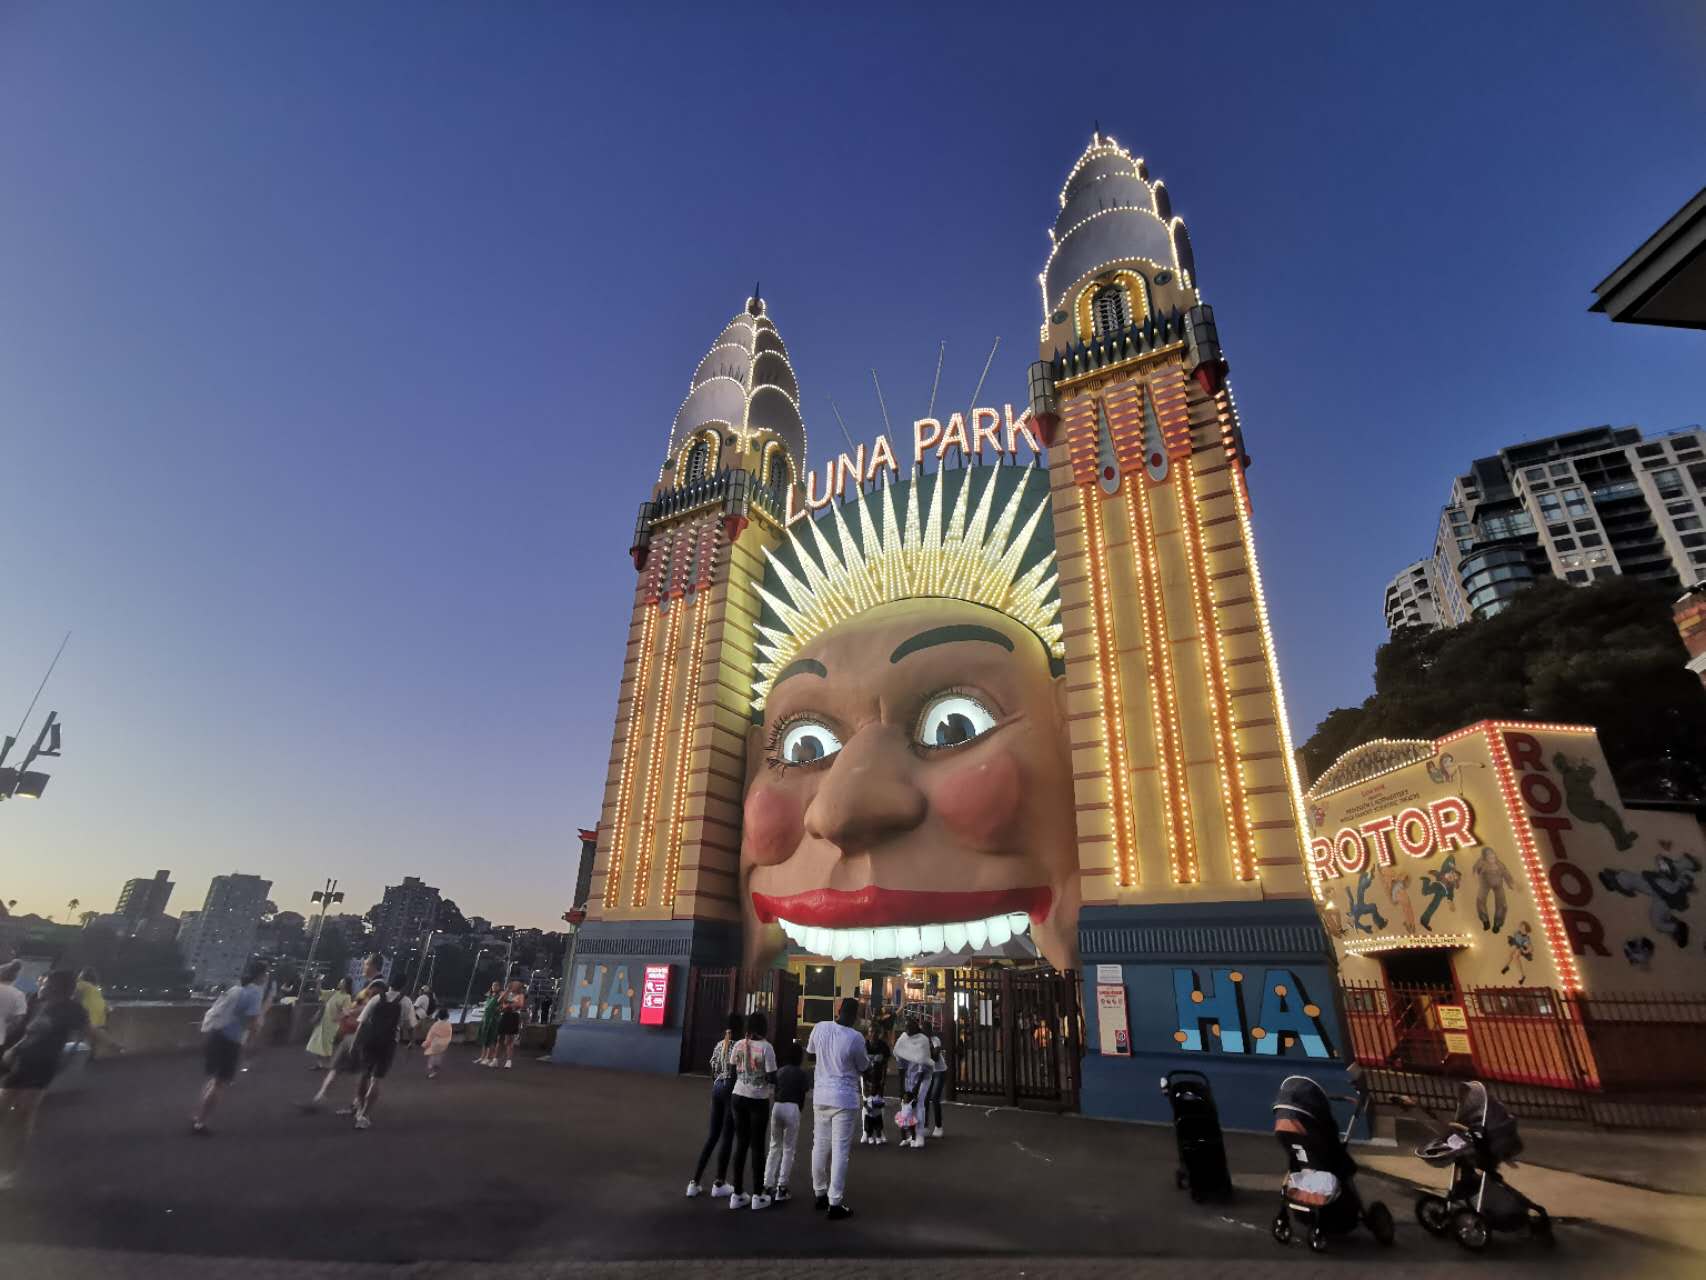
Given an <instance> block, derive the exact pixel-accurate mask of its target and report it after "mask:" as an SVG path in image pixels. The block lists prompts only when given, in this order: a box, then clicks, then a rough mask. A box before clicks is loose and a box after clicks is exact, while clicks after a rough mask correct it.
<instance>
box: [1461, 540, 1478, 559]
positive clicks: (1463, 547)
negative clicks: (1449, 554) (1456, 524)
mask: <svg viewBox="0 0 1706 1280" xmlns="http://www.w3.org/2000/svg"><path fill="white" fill-rule="evenodd" d="M1474 545H1475V539H1473V538H1459V539H1458V540H1457V553H1458V554H1459V555H1462V554H1463V553H1464V552H1465V551H1467V550H1469V548H1470V547H1472V546H1474Z"/></svg>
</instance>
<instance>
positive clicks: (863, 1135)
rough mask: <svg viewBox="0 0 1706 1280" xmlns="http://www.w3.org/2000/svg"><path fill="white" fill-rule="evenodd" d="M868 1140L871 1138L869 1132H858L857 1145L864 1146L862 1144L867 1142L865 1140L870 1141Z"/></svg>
mask: <svg viewBox="0 0 1706 1280" xmlns="http://www.w3.org/2000/svg"><path fill="white" fill-rule="evenodd" d="M870 1140H871V1135H870V1134H868V1133H861V1134H860V1135H859V1145H860V1146H861V1147H862V1146H864V1145H865V1144H866V1143H867V1142H869V1141H870Z"/></svg>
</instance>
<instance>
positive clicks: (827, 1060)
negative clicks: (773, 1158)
mask: <svg viewBox="0 0 1706 1280" xmlns="http://www.w3.org/2000/svg"><path fill="white" fill-rule="evenodd" d="M858 1018H859V1002H858V1001H857V1000H855V999H854V998H853V997H852V996H847V997H845V998H844V999H843V1000H842V1001H841V1005H840V1008H838V1009H837V1010H836V1014H835V1021H834V1022H820V1023H818V1024H817V1025H816V1026H814V1027H813V1028H812V1034H811V1039H810V1040H809V1041H807V1043H806V1052H807V1053H809V1054H811V1056H812V1058H813V1060H814V1061H815V1063H816V1070H815V1071H814V1072H813V1073H812V1190H813V1191H814V1192H816V1194H817V1199H816V1202H815V1203H816V1207H817V1208H819V1209H823V1210H827V1211H828V1216H829V1219H830V1221H838V1220H840V1219H843V1218H850V1217H852V1216H853V1210H852V1208H851V1207H849V1206H848V1205H847V1203H846V1201H845V1199H844V1197H845V1194H846V1190H847V1157H848V1154H849V1153H850V1152H851V1151H852V1150H853V1130H854V1127H855V1126H856V1125H857V1124H858V1123H859V1076H860V1073H861V1072H864V1071H868V1070H869V1069H870V1066H871V1059H870V1055H869V1054H867V1053H866V1052H865V1037H864V1036H862V1035H860V1034H859V1031H858V1029H857V1028H856V1027H855V1026H854V1023H855V1022H857V1021H858Z"/></svg>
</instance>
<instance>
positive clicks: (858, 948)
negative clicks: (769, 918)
mask: <svg viewBox="0 0 1706 1280" xmlns="http://www.w3.org/2000/svg"><path fill="white" fill-rule="evenodd" d="M777 923H778V924H780V925H781V926H782V932H783V933H785V934H787V935H788V937H790V938H792V939H793V940H794V942H795V943H796V944H797V945H798V946H799V947H800V948H801V949H802V950H805V951H809V952H811V953H812V954H813V955H819V956H829V957H830V958H831V959H834V960H848V959H853V960H910V959H911V958H912V957H913V956H922V955H934V954H935V953H936V952H938V951H964V950H966V949H967V948H970V949H971V950H973V951H978V950H982V949H983V948H985V947H1000V946H1004V945H1006V944H1007V943H1008V942H1010V941H1011V940H1012V939H1013V938H1016V937H1018V936H1019V935H1021V934H1025V933H1029V932H1030V929H1031V918H1030V916H1028V915H1026V914H1025V913H1024V912H1023V911H1010V912H1005V913H1003V914H1001V915H995V916H989V917H987V918H985V919H983V920H965V921H960V922H957V923H954V924H926V925H899V926H893V927H891V926H887V925H884V926H880V927H874V928H869V929H825V928H821V927H819V926H817V925H803V924H795V923H794V922H793V921H791V920H778V921H777Z"/></svg>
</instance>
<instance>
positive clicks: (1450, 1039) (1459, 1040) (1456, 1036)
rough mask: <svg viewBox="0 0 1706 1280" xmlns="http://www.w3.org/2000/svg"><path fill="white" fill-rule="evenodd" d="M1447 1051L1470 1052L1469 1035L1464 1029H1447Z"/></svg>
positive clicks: (1465, 1053) (1466, 1053)
mask: <svg viewBox="0 0 1706 1280" xmlns="http://www.w3.org/2000/svg"><path fill="white" fill-rule="evenodd" d="M1445 1051H1446V1052H1447V1053H1461V1054H1464V1055H1465V1056H1467V1055H1468V1053H1469V1035H1468V1033H1467V1032H1464V1031H1447V1032H1446V1033H1445Z"/></svg>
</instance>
